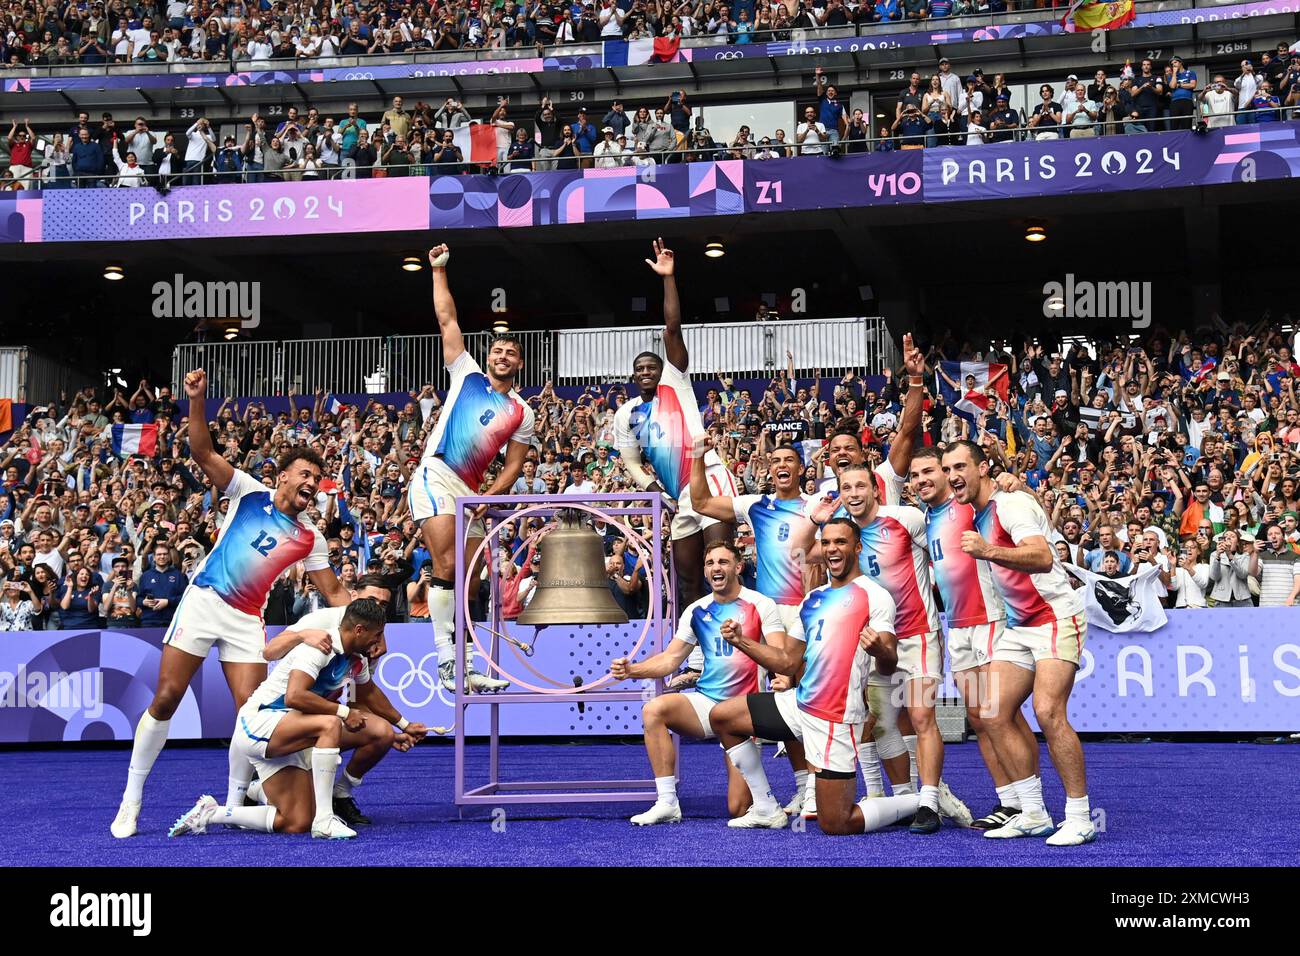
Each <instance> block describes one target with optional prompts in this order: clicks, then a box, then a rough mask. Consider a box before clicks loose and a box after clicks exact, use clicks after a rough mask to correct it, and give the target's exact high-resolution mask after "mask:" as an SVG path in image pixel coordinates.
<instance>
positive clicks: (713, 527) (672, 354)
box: [614, 239, 736, 607]
mask: <svg viewBox="0 0 1300 956" xmlns="http://www.w3.org/2000/svg"><path fill="white" fill-rule="evenodd" d="M654 253H655V257H654V259H647V260H646V264H647V265H649V266H650V268H651V269H653V270H654V272H655V274H656V275H660V276H662V277H663V280H664V336H663V341H664V354H665V355H666V357H667V361H664V359H661V358H660V357H659V356H658V355H655V354H654V353H653V352H642V353H641V354H640V355H638V356H637V357H636V358H635V359H633V360H632V383H633V385H635V386H636V388H637V390H638V392H639V393H640V394H638V395H637V396H636V397H635V398H632V399H630V400H629V401H626V402H624V403H623V404H622V405H621V406H620V407H619V409H618V412H617V413H616V414H615V416H614V444H615V445H616V446H617V447H618V450H619V454H620V455H621V456H622V459H623V462H624V465H625V467H626V468H627V472H628V474H629V475H630V476H631V478H632V480H633V481H634V482H635V483H636V486H637V487H638V488H640V489H642V490H649V491H658V492H661V493H663V494H665V495H667V496H668V497H669V498H671V499H672V500H674V501H675V502H677V514H676V515H675V516H674V517H673V521H672V530H671V533H670V536H671V539H672V553H673V568H674V569H675V570H676V572H677V593H678V607H684V606H685V605H687V604H691V603H693V602H694V601H696V600H697V599H698V598H699V597H700V596H701V595H703V594H704V592H705V590H706V587H705V584H704V575H703V571H702V568H703V567H704V549H705V547H706V546H707V545H710V544H712V543H713V542H715V541H731V540H733V539H734V538H735V533H736V529H735V526H734V524H732V522H731V520H730V518H728V519H726V520H723V519H718V518H712V517H708V516H705V515H701V514H698V513H697V512H696V511H695V509H694V508H693V507H692V505H691V494H690V480H691V452H692V446H693V443H694V441H695V439H696V438H697V437H699V436H701V435H703V434H704V433H705V432H704V421H703V419H702V418H701V417H700V406H699V402H698V401H697V400H696V398H695V390H694V389H693V388H691V383H690V379H688V378H687V376H686V370H687V366H688V365H689V363H690V356H689V355H688V353H687V351H686V340H685V339H684V338H683V337H682V312H681V304H680V301H679V300H678V297H677V279H676V277H675V275H674V270H675V260H674V257H673V251H672V250H671V249H669V248H668V247H666V246H665V245H664V241H663V240H662V239H656V240H655V242H654ZM647 463H648V464H649V465H650V466H651V467H652V468H653V469H654V474H651V473H650V472H648V471H646V469H645V465H646V464H647ZM704 464H705V466H706V481H707V482H708V483H709V484H710V486H711V487H712V489H713V493H714V494H715V495H728V496H732V495H735V493H736V492H735V484H734V483H733V481H732V477H731V473H730V472H729V471H727V469H726V468H725V467H724V466H723V464H722V461H721V460H720V459H719V458H718V456H717V454H716V453H715V452H713V451H709V452H708V454H707V456H706V458H705V462H704Z"/></svg>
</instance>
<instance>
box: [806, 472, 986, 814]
mask: <svg viewBox="0 0 1300 956" xmlns="http://www.w3.org/2000/svg"><path fill="white" fill-rule="evenodd" d="M839 500H840V504H841V505H842V506H843V508H844V509H845V510H846V511H847V512H848V514H849V517H850V518H852V519H853V520H854V521H855V522H857V524H858V526H859V528H860V529H861V533H862V548H861V551H860V552H859V559H860V561H861V565H862V571H863V572H864V573H865V574H866V575H867V576H868V577H870V578H871V579H872V580H873V581H875V582H877V583H879V584H880V586H881V587H883V588H884V589H885V590H886V591H887V592H889V596H890V597H891V598H893V599H894V605H895V608H896V613H895V628H894V633H895V634H896V635H897V637H898V667H897V669H896V672H895V673H894V674H892V675H885V674H878V673H872V675H871V677H870V678H869V679H868V682H867V683H868V695H869V696H868V701H869V704H870V709H871V711H872V713H874V714H876V717H877V724H876V727H875V729H874V731H873V733H874V734H875V737H876V741H877V746H878V747H879V750H880V755H881V757H882V758H884V759H886V760H889V759H892V758H894V757H897V756H900V755H901V753H902V752H903V751H905V749H906V748H905V746H904V744H903V741H902V738H901V735H900V734H899V732H898V728H897V727H896V726H895V725H894V724H893V723H892V721H891V707H890V704H891V702H892V703H897V701H896V700H895V697H896V694H895V687H896V685H898V684H900V683H901V684H902V685H903V687H902V699H903V702H904V704H905V706H906V707H907V712H908V715H909V716H910V717H911V721H912V726H914V727H915V728H916V731H917V764H918V769H919V772H920V777H921V805H920V809H918V810H917V813H916V819H915V820H913V821H912V826H911V832H913V833H925V834H928V833H937V832H938V830H939V827H940V824H941V821H940V819H939V816H940V813H942V814H943V815H944V816H947V817H951V818H952V819H953V820H954V821H955V822H956V823H957V824H958V825H959V826H969V825H970V822H971V818H970V811H969V810H968V809H966V807H965V805H964V804H963V803H962V802H961V801H960V800H958V799H957V798H956V797H955V796H954V795H953V794H952V793H951V791H949V790H948V788H947V787H946V786H945V785H944V784H943V781H942V780H941V774H942V772H943V738H942V737H941V736H940V735H939V725H938V723H937V721H936V720H935V715H934V705H935V695H936V694H937V693H938V688H939V684H940V683H941V682H942V680H943V639H942V632H941V631H940V630H939V615H938V611H937V609H936V608H935V604H934V595H933V592H932V587H933V585H932V583H931V579H930V552H929V547H928V544H927V542H926V538H925V517H924V516H923V515H922V514H921V512H920V511H918V510H917V509H915V508H912V507H909V506H900V505H881V504H880V503H879V502H878V501H877V499H876V483H875V479H874V476H873V475H872V474H871V471H870V469H868V468H866V467H865V466H853V467H849V468H846V469H844V470H843V471H842V472H840V498H839ZM825 510H828V506H826V505H819V506H818V508H817V509H815V510H814V514H813V519H814V520H819V519H820V518H822V516H823V515H822V513H823V512H824V511H825ZM897 792H898V788H897V787H895V793H897Z"/></svg>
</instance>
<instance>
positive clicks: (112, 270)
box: [104, 263, 126, 282]
mask: <svg viewBox="0 0 1300 956" xmlns="http://www.w3.org/2000/svg"><path fill="white" fill-rule="evenodd" d="M104 278H105V279H107V280H109V281H110V282H119V281H121V280H122V279H125V278H126V270H124V269H123V268H122V267H121V266H120V265H117V264H116V263H112V264H110V265H106V266H104Z"/></svg>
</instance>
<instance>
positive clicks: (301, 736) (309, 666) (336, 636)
mask: <svg viewBox="0 0 1300 956" xmlns="http://www.w3.org/2000/svg"><path fill="white" fill-rule="evenodd" d="M384 618H385V611H384V607H383V605H382V604H380V603H379V602H378V601H376V600H374V599H373V598H361V599H359V600H356V601H353V602H352V603H351V604H349V605H348V606H347V608H345V609H344V614H343V616H342V618H341V619H340V621H339V623H338V624H337V625H335V626H331V627H330V628H328V629H325V630H322V629H315V628H302V627H301V626H299V625H295V627H294V628H293V630H294V631H295V632H296V637H297V639H298V644H297V646H295V647H294V649H293V650H291V651H290V652H289V653H288V654H287V655H286V656H285V658H284V662H283V663H282V664H280V665H279V666H278V667H276V669H275V670H274V671H272V672H271V676H270V677H268V678H267V679H266V680H265V681H263V682H262V684H261V686H260V687H258V688H257V690H256V691H255V692H254V693H253V696H252V697H250V698H249V699H248V702H247V703H246V704H244V706H243V707H241V708H240V710H239V714H238V716H237V717H236V718H235V728H234V731H233V732H232V734H231V739H230V749H231V751H232V753H236V754H238V755H239V758H240V759H242V760H245V761H247V762H249V763H250V764H252V766H254V767H256V768H257V774H258V784H259V785H260V788H261V790H262V792H263V796H264V799H265V805H264V806H255V807H245V806H239V807H232V806H227V807H224V808H223V807H221V806H219V805H218V804H217V802H216V801H215V800H213V799H212V797H210V796H207V795H204V796H202V797H200V798H199V800H198V802H197V803H196V804H195V805H194V807H193V808H192V809H191V810H190V811H189V812H188V813H186V814H185V815H183V816H182V817H181V818H180V819H178V820H177V821H176V823H175V824H173V825H172V828H171V830H170V831H168V834H167V835H168V836H183V835H185V834H188V833H206V832H207V829H208V827H209V826H211V825H212V824H214V823H217V824H223V825H229V826H238V827H244V828H246V829H250V830H261V831H263V832H266V833H305V832H306V831H307V830H309V829H310V830H311V835H312V836H313V837H317V838H320V839H330V840H345V839H350V838H352V837H355V836H356V835H357V834H356V831H355V830H353V829H351V828H350V827H348V826H347V825H346V824H345V823H344V822H343V821H342V820H340V819H339V818H338V817H337V816H336V815H335V813H334V809H333V793H334V787H335V780H334V778H335V775H336V772H337V770H338V766H339V763H340V758H339V753H340V752H341V751H343V750H349V749H352V748H356V754H355V755H354V758H353V759H354V760H357V759H360V760H362V761H363V762H364V763H366V764H368V765H369V766H374V765H375V764H376V763H378V762H379V760H380V759H381V758H382V757H383V756H384V755H385V754H386V753H388V751H389V750H392V749H397V750H409V749H410V748H411V747H412V746H414V744H415V742H416V741H417V740H418V739H419V738H420V737H422V736H423V734H421V733H419V731H418V729H417V725H415V724H411V725H409V726H408V728H407V729H406V730H405V731H404V732H401V733H397V732H394V730H393V727H392V724H393V723H394V722H395V718H398V716H399V715H398V714H397V711H396V710H395V709H394V708H393V707H392V705H391V704H389V703H388V699H387V698H386V697H385V696H384V694H383V692H382V691H380V690H379V689H378V688H377V687H375V685H374V683H373V681H371V679H370V663H371V661H373V660H376V659H378V657H379V656H380V655H381V654H382V653H383V646H384ZM322 644H323V645H324V646H325V647H327V648H328V650H322V649H321V645H322ZM349 682H352V683H355V685H356V689H357V700H358V706H355V707H349V706H348V705H347V704H343V703H340V702H339V701H340V698H341V697H342V695H343V691H344V688H345V687H346V686H347V685H348V683H349ZM363 704H364V709H363V706H362V705H363ZM232 759H233V758H232Z"/></svg>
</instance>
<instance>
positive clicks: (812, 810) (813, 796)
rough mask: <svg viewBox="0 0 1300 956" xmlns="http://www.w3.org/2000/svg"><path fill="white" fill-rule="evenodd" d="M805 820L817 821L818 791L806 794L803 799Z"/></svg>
mask: <svg viewBox="0 0 1300 956" xmlns="http://www.w3.org/2000/svg"><path fill="white" fill-rule="evenodd" d="M802 813H803V818H804V819H805V820H816V819H817V791H816V790H812V791H809V792H808V793H806V794H804V798H803V811H802Z"/></svg>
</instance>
